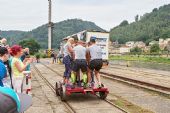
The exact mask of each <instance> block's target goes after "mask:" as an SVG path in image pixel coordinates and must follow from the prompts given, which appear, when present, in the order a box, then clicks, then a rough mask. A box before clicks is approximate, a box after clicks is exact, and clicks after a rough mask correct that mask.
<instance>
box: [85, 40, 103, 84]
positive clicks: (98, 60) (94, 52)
mask: <svg viewBox="0 0 170 113" xmlns="http://www.w3.org/2000/svg"><path fill="white" fill-rule="evenodd" d="M90 43H91V46H90V47H89V48H88V49H87V54H88V56H89V57H90V59H89V61H88V66H89V71H88V76H91V72H93V71H94V73H95V76H96V78H97V82H98V87H102V84H101V79H100V75H99V71H100V69H101V68H102V65H103V61H102V49H101V48H100V47H99V46H97V45H96V39H95V38H94V37H91V39H90ZM88 82H90V81H88Z"/></svg>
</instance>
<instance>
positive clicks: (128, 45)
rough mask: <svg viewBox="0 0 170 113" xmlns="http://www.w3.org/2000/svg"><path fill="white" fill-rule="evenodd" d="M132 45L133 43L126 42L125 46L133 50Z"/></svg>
mask: <svg viewBox="0 0 170 113" xmlns="http://www.w3.org/2000/svg"><path fill="white" fill-rule="evenodd" d="M134 44H135V42H134V41H129V42H126V44H125V45H126V46H127V47H130V48H133V47H134Z"/></svg>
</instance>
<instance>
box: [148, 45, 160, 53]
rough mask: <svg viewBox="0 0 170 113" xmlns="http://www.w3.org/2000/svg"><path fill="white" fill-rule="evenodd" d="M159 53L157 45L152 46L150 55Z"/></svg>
mask: <svg viewBox="0 0 170 113" xmlns="http://www.w3.org/2000/svg"><path fill="white" fill-rule="evenodd" d="M159 51H160V48H159V45H158V44H153V45H152V46H151V48H150V52H151V53H155V54H158V53H159Z"/></svg>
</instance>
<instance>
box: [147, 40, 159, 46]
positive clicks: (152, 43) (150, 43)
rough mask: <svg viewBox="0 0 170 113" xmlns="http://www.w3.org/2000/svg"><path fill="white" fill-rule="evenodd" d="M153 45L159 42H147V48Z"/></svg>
mask: <svg viewBox="0 0 170 113" xmlns="http://www.w3.org/2000/svg"><path fill="white" fill-rule="evenodd" d="M154 44H159V41H151V42H149V46H152V45H154Z"/></svg>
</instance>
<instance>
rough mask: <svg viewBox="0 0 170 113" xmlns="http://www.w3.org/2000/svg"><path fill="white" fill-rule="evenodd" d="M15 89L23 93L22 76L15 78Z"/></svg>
mask: <svg viewBox="0 0 170 113" xmlns="http://www.w3.org/2000/svg"><path fill="white" fill-rule="evenodd" d="M14 89H15V91H16V92H17V93H22V78H15V86H14Z"/></svg>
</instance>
